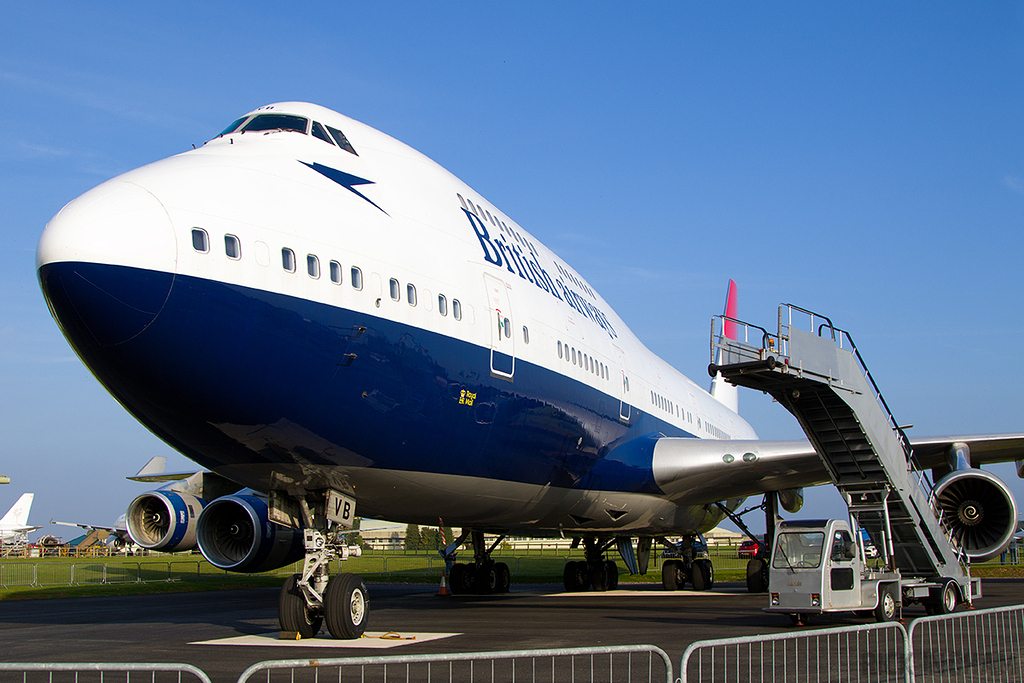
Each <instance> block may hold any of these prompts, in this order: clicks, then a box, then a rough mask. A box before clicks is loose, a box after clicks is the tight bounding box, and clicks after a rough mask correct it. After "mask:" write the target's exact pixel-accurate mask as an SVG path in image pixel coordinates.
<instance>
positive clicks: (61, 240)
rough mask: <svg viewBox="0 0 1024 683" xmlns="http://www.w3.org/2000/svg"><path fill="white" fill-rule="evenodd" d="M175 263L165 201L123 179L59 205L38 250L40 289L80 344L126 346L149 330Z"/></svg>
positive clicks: (66, 331)
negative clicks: (125, 344)
mask: <svg viewBox="0 0 1024 683" xmlns="http://www.w3.org/2000/svg"><path fill="white" fill-rule="evenodd" d="M176 262H177V245H176V241H175V237H174V231H173V226H172V223H171V219H170V217H169V216H168V214H167V211H166V209H165V208H164V206H163V204H161V203H160V201H159V200H158V199H157V197H156V196H154V195H153V193H152V192H150V191H149V190H147V189H145V188H143V187H142V186H140V185H138V184H135V183H132V182H128V181H125V180H119V179H115V180H111V181H108V182H106V183H104V184H102V185H100V186H99V187H97V188H95V189H93V190H90V191H89V192H87V193H85V194H84V195H82V196H81V197H79V198H78V199H75V200H73V201H72V202H70V203H69V204H68V205H67V206H65V207H64V208H63V209H61V211H60V212H59V213H58V214H57V215H56V216H54V218H53V219H52V220H51V221H50V222H49V223H48V224H47V226H46V228H45V229H44V230H43V234H42V237H41V238H40V240H39V246H38V248H37V249H36V265H37V267H38V272H39V282H40V286H41V287H42V289H43V295H44V296H45V297H46V301H47V303H48V304H49V306H50V310H51V312H52V313H53V316H54V318H56V320H57V323H58V324H59V325H60V327H61V329H62V330H63V332H64V334H65V336H67V337H68V339H69V341H71V342H72V344H73V345H74V346H76V347H80V346H81V345H83V344H85V345H91V344H98V345H99V346H112V345H115V344H121V343H123V342H126V341H128V340H130V339H132V338H133V337H135V336H136V335H138V334H139V333H140V332H142V331H143V330H145V329H146V328H147V327H148V326H149V325H150V324H151V323H152V322H153V321H154V320H155V319H156V317H157V315H158V314H159V313H160V310H161V308H162V307H163V305H164V303H165V302H166V300H167V297H168V295H169V294H170V290H171V285H172V283H173V281H174V271H175V265H176ZM80 350H81V349H80Z"/></svg>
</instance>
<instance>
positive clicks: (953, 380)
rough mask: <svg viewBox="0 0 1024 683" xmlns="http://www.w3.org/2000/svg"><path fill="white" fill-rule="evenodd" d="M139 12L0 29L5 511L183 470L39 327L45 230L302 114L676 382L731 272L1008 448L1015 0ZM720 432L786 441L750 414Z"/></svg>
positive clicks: (814, 502) (945, 414)
mask: <svg viewBox="0 0 1024 683" xmlns="http://www.w3.org/2000/svg"><path fill="white" fill-rule="evenodd" d="M146 5H147V3H141V4H140V3H106V4H103V5H98V4H97V5H92V6H90V4H88V3H70V2H68V3H60V2H55V3H48V2H44V3H37V4H34V5H31V6H29V5H26V4H21V5H19V4H12V5H10V6H8V7H5V12H4V21H3V22H2V25H0V102H2V103H3V105H4V106H3V107H2V108H0V171H2V175H0V177H2V179H3V181H2V183H0V229H2V233H0V234H2V235H3V237H4V246H3V248H2V249H0V434H2V436H3V438H2V440H0V472H2V473H4V474H7V475H8V476H10V477H11V479H12V481H13V483H12V484H11V485H9V486H6V487H2V488H0V508H3V509H6V508H7V507H8V506H9V505H10V504H12V503H13V502H14V500H15V499H16V498H17V496H18V495H19V494H20V493H21V492H22V491H35V492H36V494H37V495H36V503H35V507H34V508H33V511H32V520H33V521H34V523H37V524H38V523H40V522H46V521H48V520H49V519H50V518H51V517H53V518H57V519H63V520H77V521H88V522H93V523H99V524H108V523H111V522H112V521H113V520H114V518H115V517H116V516H117V515H118V514H119V513H120V512H122V511H123V509H124V507H125V505H126V504H127V502H128V501H129V500H130V498H131V497H132V496H133V495H135V494H137V493H140V492H142V491H143V490H145V487H143V486H142V485H139V484H134V483H131V482H126V481H125V480H124V478H123V477H124V476H125V475H128V474H131V473H133V472H135V471H136V470H137V469H138V468H139V467H141V465H142V464H144V463H145V462H146V460H148V459H149V458H150V457H152V456H153V455H167V456H169V467H171V468H185V467H187V466H188V464H189V463H188V461H187V460H185V459H184V458H182V457H181V456H178V455H176V454H175V453H174V452H173V451H171V450H170V449H169V448H168V447H167V446H165V445H164V444H162V443H161V442H160V441H159V440H157V439H156V438H155V437H153V436H152V435H150V434H149V433H148V432H147V431H146V430H145V429H144V428H142V427H141V426H140V425H138V424H137V423H136V422H135V421H134V420H133V419H132V418H131V417H130V416H129V415H128V414H127V413H126V412H125V411H124V410H122V409H121V408H120V406H118V405H117V404H116V403H115V402H114V400H113V399H111V398H110V397H109V396H108V395H107V394H106V393H105V391H104V390H103V389H102V388H101V387H100V386H99V384H98V383H97V382H96V381H95V380H94V379H93V378H92V377H91V375H90V374H89V373H88V371H87V370H86V369H85V368H84V367H83V366H82V364H81V363H80V362H79V361H78V360H77V359H76V358H75V357H74V354H73V353H72V352H71V351H70V348H69V347H68V345H67V344H66V343H65V341H64V339H63V337H62V336H61V335H60V332H59V331H58V329H57V327H56V325H55V324H54V322H53V320H52V318H51V317H50V316H49V313H48V312H47V310H46V305H45V303H44V301H43V299H42V296H41V294H40V292H39V288H38V284H37V281H36V277H35V272H34V252H35V246H36V242H37V240H38V238H39V234H40V232H41V230H42V228H43V226H44V225H45V224H46V222H47V221H48V220H49V219H50V218H51V217H52V216H53V215H54V214H55V213H56V212H57V211H58V210H59V209H60V208H61V206H62V205H63V204H64V203H66V202H68V201H70V200H71V199H73V198H75V197H77V196H78V195H80V194H82V193H83V192H85V191H86V190H88V189H89V188H91V187H93V186H95V185H97V184H99V183H101V182H103V181H104V180H107V179H108V178H110V177H112V176H114V175H117V174H119V173H121V172H124V171H127V170H130V169H132V168H136V167H138V166H141V165H143V164H146V163H149V162H151V161H155V160H157V159H160V158H163V157H166V156H170V155H172V154H175V153H178V152H181V151H183V150H186V149H189V148H190V146H191V145H193V144H195V145H197V146H198V145H201V144H202V143H203V142H204V141H205V140H208V139H210V138H211V137H213V136H214V135H216V134H217V133H218V132H219V131H220V130H221V129H222V128H223V127H224V126H225V125H226V124H228V123H229V122H231V121H232V120H234V119H235V118H237V117H238V116H239V115H241V114H243V113H245V112H247V111H249V110H251V109H253V108H255V107H257V106H259V105H262V104H267V103H270V102H275V101H281V100H293V99H297V100H307V101H312V102H316V103H318V104H322V105H325V106H327V107H330V108H332V109H335V110H337V111H340V112H342V113H345V114H347V115H349V116H352V117H354V118H356V119H359V120H361V121H364V122H366V123H368V124H370V125H372V126H374V127H376V128H378V129H380V130H383V131H385V132H387V133H389V134H391V135H393V136H395V137H396V138H398V139H400V140H402V141H403V142H406V143H408V144H410V145H412V146H413V147H415V148H417V149H419V150H420V151H422V152H424V153H425V154H427V155H428V156H430V157H432V158H433V159H435V160H436V161H438V162H439V163H440V164H442V165H443V166H445V167H446V168H448V169H449V170H450V171H452V172H453V173H454V174H456V175H457V176H459V177H460V178H462V179H463V180H465V181H466V182H467V183H469V184H470V185H471V186H473V187H474V188H475V189H476V190H477V191H478V192H480V194H482V195H483V196H485V197H487V198H488V200H489V201H490V202H491V203H493V204H494V205H495V206H498V207H500V208H501V209H502V210H503V211H504V212H505V213H507V214H508V215H510V216H512V217H513V218H514V219H516V220H517V221H518V222H519V223H520V224H521V225H523V226H524V227H525V228H527V229H528V230H530V231H531V232H532V233H533V234H534V235H536V236H537V237H538V238H539V239H540V240H541V241H543V242H544V243H545V244H547V245H548V246H549V247H551V248H552V249H554V250H555V251H556V252H557V253H558V254H560V255H561V256H562V257H563V258H565V259H566V260H568V261H569V262H570V263H572V264H573V265H574V266H575V267H576V268H577V269H578V270H579V271H580V272H581V273H582V274H583V275H584V276H585V277H587V278H588V280H589V281H590V282H591V284H592V285H594V286H595V288H596V289H597V290H598V291H599V292H601V294H602V295H603V296H604V297H605V298H606V299H607V300H608V301H609V302H610V304H611V305H612V306H613V307H614V308H615V309H616V310H617V311H618V312H619V314H620V315H622V316H623V318H624V319H625V320H626V322H627V323H628V324H630V326H631V327H632V328H633V330H634V332H636V333H637V335H638V336H639V337H640V338H641V339H642V340H644V341H645V343H647V345H648V346H649V347H650V348H651V349H652V350H654V351H655V352H656V353H658V354H659V355H661V356H662V357H663V358H665V359H666V360H668V361H669V362H671V363H672V364H674V365H675V366H676V367H677V368H679V369H680V370H681V371H682V372H683V373H684V374H686V375H688V376H690V377H691V378H693V379H694V380H695V381H697V382H698V383H699V384H702V385H705V384H707V378H706V371H705V368H706V366H707V363H708V360H709V358H708V330H709V321H710V318H711V316H712V315H713V314H715V313H718V312H720V311H721V308H722V304H723V299H724V296H725V288H726V284H727V282H728V279H729V278H730V277H731V278H735V279H736V280H737V282H738V284H739V288H740V316H741V317H743V318H745V319H748V320H751V321H752V322H759V323H762V324H764V325H766V326H767V325H771V324H773V323H774V320H775V311H776V306H777V305H778V303H780V302H783V301H786V302H792V303H796V304H799V305H801V306H804V307H806V308H810V309H812V310H816V311H820V312H821V313H824V314H826V315H829V316H830V317H832V319H833V320H834V321H835V322H836V324H837V325H839V326H840V327H844V328H846V329H848V330H850V331H851V332H852V334H853V336H854V338H855V339H856V341H857V344H858V346H859V347H860V349H861V351H862V353H863V354H864V356H865V358H866V360H867V362H868V364H869V366H870V367H871V369H872V372H873V373H874V375H875V377H876V379H877V380H878V382H879V384H880V386H881V388H882V391H883V392H884V394H885V396H886V399H887V400H888V402H889V404H890V406H891V407H892V409H893V412H894V413H895V415H896V418H897V419H898V420H899V421H900V422H901V423H905V424H914V425H915V426H914V429H913V430H911V432H910V433H911V434H912V435H913V434H918V435H934V434H954V433H956V434H964V433H967V434H970V433H992V432H1024V416H1022V415H1021V410H1020V402H1019V387H1020V386H1021V385H1022V381H1024V353H1022V352H1021V351H1020V347H1021V342H1022V341H1024V306H1022V304H1024V300H1022V299H1024V295H1022V287H1021V286H1020V284H1019V279H1020V276H1019V264H1020V261H1021V258H1022V256H1024V154H1022V152H1024V124H1022V121H1024V82H1022V81H1024V4H1022V3H1020V2H991V3H977V4H967V3H955V4H954V3H924V2H921V3H900V4H899V5H897V6H894V5H893V4H892V3H870V2H868V3H848V4H844V5H838V6H837V5H835V4H829V5H828V6H826V5H823V4H821V3H783V4H778V3H773V4H768V3H756V4H755V3H642V4H641V3H596V2H594V3H586V4H582V3H580V4H573V3H533V2H516V3H508V4H501V3H443V4H441V5H438V4H437V3H430V4H427V3H359V4H355V3H302V2H299V3H289V4H287V5H279V4H271V3H252V2H248V3H216V4H215V6H211V5H214V3H160V4H159V6H153V7H149V6H146ZM741 413H742V414H743V415H744V416H745V417H747V418H748V419H749V420H750V421H751V422H752V423H753V425H754V426H755V428H756V429H757V430H758V431H759V433H760V434H761V435H762V436H763V437H765V438H795V437H798V436H800V435H801V432H800V429H799V427H798V426H797V424H796V421H795V420H794V419H793V418H792V417H790V416H789V415H788V413H786V412H785V411H783V410H781V409H780V408H779V407H778V406H775V405H772V403H771V400H770V399H769V398H767V397H765V396H763V395H760V394H754V393H751V392H747V391H744V392H743V394H742V396H741ZM996 471H997V472H998V473H999V474H1000V475H1001V476H1003V477H1004V478H1005V479H1007V480H1008V482H1009V483H1010V484H1011V485H1012V486H1013V488H1014V490H1015V491H1016V492H1017V495H1018V498H1019V499H1020V500H1021V501H1022V502H1024V486H1022V485H1021V482H1020V480H1018V479H1017V478H1016V475H1015V473H1014V472H1013V469H1012V467H1011V466H1005V467H1002V468H1000V469H997V470H996ZM0 512H2V510H0ZM804 514H806V515H808V516H821V515H831V516H834V515H839V514H842V509H841V507H840V506H839V505H838V498H837V497H836V496H835V495H834V493H831V492H830V491H828V490H822V491H820V492H815V493H814V494H812V495H810V496H809V503H808V506H807V508H806V509H805V513H804ZM56 529H57V530H58V531H60V530H59V528H56Z"/></svg>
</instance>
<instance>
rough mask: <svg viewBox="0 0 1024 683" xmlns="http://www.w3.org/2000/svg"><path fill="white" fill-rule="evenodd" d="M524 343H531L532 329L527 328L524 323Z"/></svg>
mask: <svg viewBox="0 0 1024 683" xmlns="http://www.w3.org/2000/svg"><path fill="white" fill-rule="evenodd" d="M523 343H524V344H529V343H530V330H528V329H527V328H526V325H523Z"/></svg>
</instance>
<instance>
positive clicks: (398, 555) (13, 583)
mask: <svg viewBox="0 0 1024 683" xmlns="http://www.w3.org/2000/svg"><path fill="white" fill-rule="evenodd" d="M610 556H611V554H609V557H610ZM711 557H712V561H713V562H714V565H715V580H716V581H744V580H745V579H746V560H745V559H740V558H739V557H738V555H737V553H736V550H735V548H725V549H716V550H715V551H713V552H712V555H711ZM494 559H495V561H497V562H505V563H506V564H508V566H509V569H510V570H511V572H512V580H513V582H514V583H515V582H518V583H561V582H562V571H563V568H564V566H565V562H566V561H567V560H569V559H573V560H582V559H584V555H583V551H582V550H573V551H567V550H543V551H537V550H535V551H531V552H530V553H529V554H519V555H511V554H509V555H503V554H501V553H499V552H496V553H495V554H494ZM443 567H444V562H443V561H442V560H441V558H440V557H439V556H438V555H437V553H431V552H428V551H426V550H423V551H420V552H404V551H400V552H395V551H387V552H381V551H377V552H372V551H371V552H366V553H364V555H363V556H362V557H357V558H350V559H348V560H346V561H345V565H344V571H346V572H352V573H355V574H360V575H362V576H363V578H364V579H365V580H366V581H372V582H399V583H439V582H440V577H441V572H442V569H443ZM619 567H620V578H619V581H620V582H621V583H655V584H660V583H661V558H660V557H652V558H651V563H650V568H649V569H650V570H649V571H648V572H647V573H646V574H643V575H639V576H630V575H629V574H628V573H625V570H624V569H623V567H622V563H621V561H620V562H619ZM301 568H302V563H301V562H298V563H296V564H294V565H290V566H288V567H283V568H281V569H278V570H277V571H274V572H268V573H263V574H233V573H230V572H226V571H224V570H221V569H217V568H216V567H213V566H212V565H211V564H209V563H208V562H206V560H204V559H203V558H202V557H201V556H200V555H165V554H157V555H149V556H145V557H109V558H96V559H92V558H56V557H54V558H31V559H22V558H0V600H24V599H36V598H51V597H72V596H87V595H130V594H141V593H163V592H181V591H196V590H225V589H232V588H251V587H259V586H280V585H281V583H282V581H284V577H286V576H287V575H288V574H291V573H295V572H298V571H300V570H301ZM331 571H332V572H337V571H341V565H340V563H333V566H332V567H331ZM972 571H973V573H974V575H975V576H981V577H990V578H992V577H1024V565H1001V564H1000V563H999V562H998V561H994V562H988V563H984V564H980V565H975V566H974V567H973V568H972Z"/></svg>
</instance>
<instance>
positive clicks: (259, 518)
mask: <svg viewBox="0 0 1024 683" xmlns="http://www.w3.org/2000/svg"><path fill="white" fill-rule="evenodd" d="M268 512H269V510H268V508H267V503H266V501H265V500H263V499H261V498H257V497H256V496H239V495H235V496H224V497H223V498H218V499H217V500H215V501H213V502H211V503H210V504H209V505H207V506H206V509H205V510H203V514H202V515H200V517H199V529H198V533H197V537H198V539H199V550H200V551H201V552H202V553H203V557H205V558H206V559H207V561H208V562H209V563H210V564H212V565H213V566H215V567H217V568H219V569H227V570H229V571H233V572H251V573H255V572H266V571H271V570H273V569H277V568H278V567H283V566H285V565H287V564H291V563H292V562H295V561H297V560H300V559H302V557H303V556H304V555H305V548H304V547H303V540H302V532H301V531H300V530H298V529H290V528H288V527H284V526H281V525H280V524H276V523H275V522H271V521H270V519H269V515H268Z"/></svg>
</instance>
